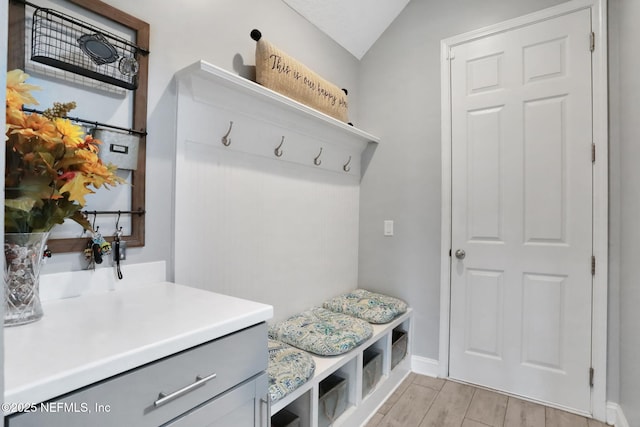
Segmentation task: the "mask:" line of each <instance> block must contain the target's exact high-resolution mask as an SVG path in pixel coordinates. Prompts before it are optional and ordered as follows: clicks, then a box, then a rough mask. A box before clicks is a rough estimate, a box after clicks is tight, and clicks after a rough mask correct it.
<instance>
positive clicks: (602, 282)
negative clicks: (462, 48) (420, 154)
mask: <svg viewBox="0 0 640 427" xmlns="http://www.w3.org/2000/svg"><path fill="white" fill-rule="evenodd" d="M582 9H590V10H591V28H592V31H593V32H594V33H595V49H594V51H593V55H592V73H593V74H592V79H593V80H592V91H593V143H594V144H595V148H596V161H595V162H594V164H593V255H594V256H595V257H596V272H595V275H594V276H593V291H592V292H593V298H592V301H593V305H592V331H591V337H592V339H591V361H592V367H593V369H594V377H593V387H592V389H591V415H592V416H593V417H594V418H595V419H598V420H601V421H606V413H607V408H606V398H607V396H606V392H607V287H608V220H609V218H608V216H609V206H608V200H609V199H608V197H609V194H608V184H609V183H608V145H609V141H608V138H609V136H608V90H607V0H571V1H568V2H566V3H562V4H560V5H558V6H554V7H551V8H547V9H544V10H541V11H539V12H534V13H531V14H528V15H524V16H521V17H518V18H515V19H511V20H508V21H504V22H501V23H499V24H496V25H492V26H489V27H485V28H481V29H479V30H475V31H471V32H468V33H465V34H461V35H458V36H454V37H450V38H447V39H444V40H442V41H441V43H440V51H441V59H440V62H441V137H442V204H441V206H442V208H441V209H442V210H441V218H442V219H441V221H442V223H441V247H440V250H441V252H440V253H441V254H442V257H441V263H440V342H439V344H440V346H439V367H438V368H439V372H438V374H439V376H441V377H445V378H446V377H448V376H449V333H450V323H449V319H450V311H451V310H450V309H451V255H450V250H451V228H452V221H451V203H452V198H451V174H452V164H451V160H452V159H451V148H452V146H451V145H452V144H451V73H450V63H449V52H450V49H451V48H453V47H454V46H456V45H459V44H462V43H466V42H469V41H472V40H474V39H478V38H482V37H486V36H489V35H492V34H496V33H500V32H504V31H507V30H509V29H513V28H517V27H521V26H524V25H528V24H533V23H536V22H540V21H544V20H547V19H549V18H552V17H554V16H559V15H565V14H569V13H572V12H575V11H578V10H582ZM588 43H589V40H588V36H587V35H585V48H588ZM585 262H588V260H585ZM587 378H588V372H585V381H586V380H587Z"/></svg>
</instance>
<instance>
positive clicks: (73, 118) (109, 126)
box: [22, 107, 147, 136]
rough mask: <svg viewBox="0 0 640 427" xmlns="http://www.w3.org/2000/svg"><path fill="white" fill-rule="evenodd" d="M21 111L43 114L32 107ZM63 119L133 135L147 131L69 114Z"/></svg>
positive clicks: (144, 133) (141, 134) (144, 134)
mask: <svg viewBox="0 0 640 427" xmlns="http://www.w3.org/2000/svg"><path fill="white" fill-rule="evenodd" d="M22 111H24V112H26V113H36V114H44V111H40V110H35V109H33V108H24V107H23V108H22ZM64 118H65V119H69V120H71V121H73V122H80V123H86V124H89V125H94V126H96V127H105V128H109V129H117V130H123V131H125V132H129V133H133V134H135V135H140V136H147V132H145V131H139V130H135V129H130V128H124V127H120V126H114V125H109V124H106V123H101V122H96V121H93V120H85V119H81V118H79V117H69V116H65V117H64Z"/></svg>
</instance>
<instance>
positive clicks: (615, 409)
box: [607, 402, 630, 427]
mask: <svg viewBox="0 0 640 427" xmlns="http://www.w3.org/2000/svg"><path fill="white" fill-rule="evenodd" d="M607 424H611V425H613V426H615V427H630V426H629V422H628V421H627V418H626V417H625V416H624V412H622V408H621V407H620V405H618V404H617V403H613V402H607Z"/></svg>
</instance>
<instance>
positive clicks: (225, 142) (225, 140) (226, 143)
mask: <svg viewBox="0 0 640 427" xmlns="http://www.w3.org/2000/svg"><path fill="white" fill-rule="evenodd" d="M232 128H233V122H232V121H230V122H229V130H228V131H227V133H226V134H225V135H224V136H223V137H222V145H224V146H225V147H228V146H229V145H230V144H231V138H229V135H230V134H231V129H232Z"/></svg>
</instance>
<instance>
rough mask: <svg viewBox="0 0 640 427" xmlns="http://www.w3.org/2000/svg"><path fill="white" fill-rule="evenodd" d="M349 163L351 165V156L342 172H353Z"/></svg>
mask: <svg viewBox="0 0 640 427" xmlns="http://www.w3.org/2000/svg"><path fill="white" fill-rule="evenodd" d="M349 163H351V156H349V160H347V163H345V164H344V165H343V166H342V170H344V171H345V172H349V171H350V170H351V166H349Z"/></svg>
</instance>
